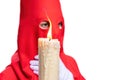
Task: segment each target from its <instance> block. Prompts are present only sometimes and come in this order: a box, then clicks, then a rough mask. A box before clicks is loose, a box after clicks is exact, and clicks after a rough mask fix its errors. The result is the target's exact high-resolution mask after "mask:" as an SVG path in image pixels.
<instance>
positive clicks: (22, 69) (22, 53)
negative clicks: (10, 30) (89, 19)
mask: <svg viewBox="0 0 120 80" xmlns="http://www.w3.org/2000/svg"><path fill="white" fill-rule="evenodd" d="M48 18H49V20H50V21H51V25H52V38H53V39H56V38H57V39H58V40H59V41H60V46H61V48H60V57H61V59H62V61H63V63H64V64H65V66H66V67H67V68H68V69H69V70H70V71H71V72H72V74H73V76H74V80H85V79H84V77H83V76H82V75H81V73H80V71H79V69H78V66H77V64H76V61H75V60H74V59H73V58H72V57H70V56H67V55H65V54H64V50H63V37H64V18H63V16H62V11H61V6H60V2H59V0H21V8H20V24H19V31H18V50H17V51H16V53H15V54H14V55H13V57H12V61H11V64H10V65H9V66H7V67H6V69H5V70H4V71H3V72H2V73H0V80H38V76H37V75H35V74H34V73H33V72H32V70H31V69H30V67H29V65H30V64H29V61H30V60H33V59H34V56H35V55H37V53H38V52H37V51H38V48H37V41H38V38H39V37H44V38H46V37H47V33H48V29H47V30H42V29H41V28H40V27H39V23H40V22H41V21H49V20H48ZM59 22H62V24H63V26H62V29H60V28H59V27H58V23H59Z"/></svg>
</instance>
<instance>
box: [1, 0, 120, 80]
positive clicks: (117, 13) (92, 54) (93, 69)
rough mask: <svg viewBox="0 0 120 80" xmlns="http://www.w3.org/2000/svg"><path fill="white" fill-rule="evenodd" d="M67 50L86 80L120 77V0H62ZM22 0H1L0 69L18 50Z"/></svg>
mask: <svg viewBox="0 0 120 80" xmlns="http://www.w3.org/2000/svg"><path fill="white" fill-rule="evenodd" d="M61 5H62V10H63V16H64V19H65V25H66V30H65V40H64V49H65V53H66V54H68V55H71V56H73V57H74V58H75V60H76V61H77V63H78V66H79V69H80V72H81V73H82V75H83V76H84V77H85V78H86V80H120V56H119V55H120V1H119V0H61ZM18 25H19V0H0V72H1V71H2V70H3V69H4V68H5V67H6V66H7V65H8V64H9V63H10V59H11V56H12V55H13V53H14V52H15V51H16V49H17V31H18Z"/></svg>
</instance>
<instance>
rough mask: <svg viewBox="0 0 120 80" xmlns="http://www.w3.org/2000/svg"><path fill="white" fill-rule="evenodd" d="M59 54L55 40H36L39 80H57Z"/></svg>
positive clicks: (58, 44) (57, 43)
mask: <svg viewBox="0 0 120 80" xmlns="http://www.w3.org/2000/svg"><path fill="white" fill-rule="evenodd" d="M59 52H60V43H59V41H58V40H57V39H51V40H49V38H39V39H38V53H39V59H40V60H39V80H59Z"/></svg>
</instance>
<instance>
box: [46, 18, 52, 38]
mask: <svg viewBox="0 0 120 80" xmlns="http://www.w3.org/2000/svg"><path fill="white" fill-rule="evenodd" d="M47 18H48V16H47ZM48 21H49V22H50V27H49V31H48V34H47V38H49V40H51V39H52V23H51V20H50V19H49V18H48Z"/></svg>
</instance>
